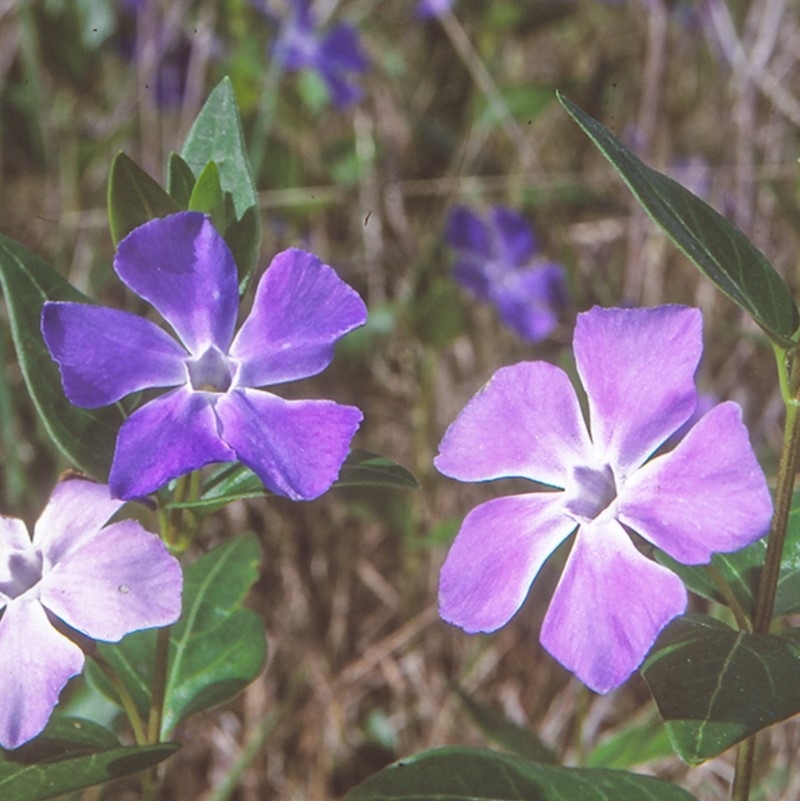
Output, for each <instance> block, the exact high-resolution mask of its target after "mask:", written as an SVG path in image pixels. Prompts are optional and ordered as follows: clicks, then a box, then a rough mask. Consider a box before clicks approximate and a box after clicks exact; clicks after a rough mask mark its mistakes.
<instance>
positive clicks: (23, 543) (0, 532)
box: [0, 516, 34, 609]
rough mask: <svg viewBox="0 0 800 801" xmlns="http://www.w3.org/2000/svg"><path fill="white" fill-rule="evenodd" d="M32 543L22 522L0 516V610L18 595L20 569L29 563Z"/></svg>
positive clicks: (31, 554)
mask: <svg viewBox="0 0 800 801" xmlns="http://www.w3.org/2000/svg"><path fill="white" fill-rule="evenodd" d="M33 550H34V549H33V543H31V537H30V534H28V529H27V528H26V526H25V523H23V522H22V520H17V518H15V517H5V516H0V609H2V608H3V607H4V606H5V605H6V604H7V603H8V602H9V601H10V600H11V599H12V598H16V596H17V595H19V589H20V582H21V581H24V577H23V578H22V579H21V578H20V576H19V572H20V567H22V568H23V571H24V569H25V566H26V565H27V564H29V563H30V560H31V557H32V556H33V555H34V554H33Z"/></svg>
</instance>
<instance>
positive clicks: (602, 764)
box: [586, 706, 672, 770]
mask: <svg viewBox="0 0 800 801" xmlns="http://www.w3.org/2000/svg"><path fill="white" fill-rule="evenodd" d="M647 713H648V719H646V720H645V721H644V722H643V723H637V722H634V723H630V722H629V723H627V724H626V725H625V727H624V728H622V729H616V730H614V731H612V732H611V734H609V735H607V736H605V737H604V738H603V739H602V741H601V742H600V743H598V744H597V746H595V748H594V749H593V750H592V752H591V753H590V754H589V757H588V758H587V760H586V765H587V767H590V768H621V769H623V770H625V769H627V768H632V767H634V766H635V765H643V764H644V763H646V762H653V761H654V760H656V759H664V758H665V757H670V756H672V742H671V741H670V739H669V732H668V731H667V728H666V726H664V724H663V722H662V721H661V719H660V718H659V717H658V715H657V714H656V713H655V710H654V709H653V707H652V706H648V707H647Z"/></svg>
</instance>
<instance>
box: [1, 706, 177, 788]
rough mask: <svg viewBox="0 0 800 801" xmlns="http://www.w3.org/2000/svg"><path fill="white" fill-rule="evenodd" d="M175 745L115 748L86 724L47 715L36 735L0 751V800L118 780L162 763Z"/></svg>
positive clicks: (108, 735)
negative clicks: (29, 740) (43, 725)
mask: <svg viewBox="0 0 800 801" xmlns="http://www.w3.org/2000/svg"><path fill="white" fill-rule="evenodd" d="M177 750H178V746H177V745H176V744H174V743H164V744H162V745H153V746H121V745H120V744H119V741H118V740H117V739H116V737H115V736H114V735H113V734H112V733H111V732H110V731H108V730H107V729H104V728H103V727H102V726H98V725H97V724H96V723H92V722H91V721H88V720H80V719H78V718H67V717H65V716H62V717H60V718H59V717H57V716H55V715H54V716H53V718H52V719H51V721H50V723H49V724H48V725H47V728H46V729H45V730H44V732H42V734H41V735H39V737H37V738H36V739H35V740H31V742H29V743H26V744H25V745H23V746H22V747H21V748H18V749H16V750H15V751H0V798H2V799H3V801H40V799H45V798H54V797H56V796H59V795H63V794H64V793H70V792H73V791H75V790H80V789H82V788H84V787H91V786H93V785H96V784H104V783H105V782H110V781H114V780H115V779H120V778H122V777H123V776H130V775H132V774H135V773H139V772H140V771H143V770H147V769H148V768H151V767H153V766H154V765H157V764H158V763H159V762H163V761H164V760H165V759H167V758H168V757H170V756H172V754H174V753H175V751H177Z"/></svg>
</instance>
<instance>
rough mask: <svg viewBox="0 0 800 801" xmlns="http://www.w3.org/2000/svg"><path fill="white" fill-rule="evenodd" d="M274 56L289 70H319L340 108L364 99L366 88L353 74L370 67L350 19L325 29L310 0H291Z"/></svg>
mask: <svg viewBox="0 0 800 801" xmlns="http://www.w3.org/2000/svg"><path fill="white" fill-rule="evenodd" d="M273 57H274V58H275V59H276V60H277V62H278V63H279V64H280V65H281V66H282V67H283V68H284V69H285V70H287V71H289V72H294V71H298V70H313V71H314V72H316V73H317V74H318V75H319V77H320V78H321V79H322V81H323V83H324V84H325V86H326V87H327V89H328V94H329V96H330V99H331V102H332V103H333V105H334V106H336V108H338V109H344V108H347V107H348V106H351V105H353V104H354V103H358V101H359V100H361V97H362V95H363V92H362V90H361V87H360V86H359V85H358V84H357V83H356V82H355V81H354V80H353V77H354V75H357V74H360V73H363V72H366V71H367V69H368V68H369V59H368V58H367V56H366V54H365V53H364V51H363V48H362V47H361V42H360V40H359V37H358V31H357V30H356V28H355V27H354V26H352V25H350V24H349V23H346V22H340V23H337V24H336V25H333V26H332V27H331V28H330V29H329V30H328V31H327V32H326V33H322V31H321V30H320V29H319V26H318V25H317V23H316V20H315V19H314V15H313V13H312V11H311V2H310V0H289V16H288V18H287V19H285V20H284V21H283V22H282V23H281V27H280V33H279V35H278V39H277V41H276V43H275V46H274V49H273Z"/></svg>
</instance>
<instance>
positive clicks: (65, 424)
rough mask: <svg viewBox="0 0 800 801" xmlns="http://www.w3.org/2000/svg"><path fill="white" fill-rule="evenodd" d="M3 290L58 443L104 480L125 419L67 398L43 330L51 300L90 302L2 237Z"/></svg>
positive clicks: (30, 383) (22, 358)
mask: <svg viewBox="0 0 800 801" xmlns="http://www.w3.org/2000/svg"><path fill="white" fill-rule="evenodd" d="M0 286H2V290H3V294H4V296H5V301H6V306H7V308H8V316H9V321H10V324H11V336H12V338H13V341H14V347H15V348H16V351H17V359H18V360H19V365H20V369H21V370H22V375H23V377H24V379H25V384H26V386H27V387H28V392H29V393H30V396H31V399H32V400H33V403H34V406H35V407H36V411H37V412H38V413H39V417H40V418H41V420H42V423H43V424H44V427H45V428H46V430H47V432H48V434H49V435H50V437H51V438H52V440H53V442H54V443H55V444H56V445H57V446H58V448H59V449H60V450H61V452H62V453H63V454H64V456H65V457H66V458H67V459H68V460H69V461H70V462H71V463H72V464H73V465H74V466H75V467H77V468H79V469H80V470H83V471H84V472H85V473H87V474H89V475H91V476H93V477H94V478H96V479H99V480H102V481H105V480H106V479H107V477H108V471H109V469H110V467H111V458H112V456H113V454H114V445H115V442H116V438H117V431H118V430H119V427H120V425H122V415H121V413H120V411H119V410H118V409H117V408H116V407H106V408H104V409H80V408H78V407H77V406H73V405H72V404H71V403H70V402H69V401H68V400H67V399H66V397H65V396H64V392H63V390H62V388H61V376H60V375H59V371H58V367H57V366H56V364H55V362H54V361H53V360H52V359H51V358H50V354H49V352H48V350H47V347H46V346H45V344H44V339H43V338H42V334H41V330H40V318H41V314H42V306H43V305H44V302H45V301H46V300H69V301H76V302H78V303H88V302H90V301H89V299H88V298H86V297H85V296H84V295H82V294H81V293H80V292H78V290H77V289H75V288H74V287H73V286H72V285H71V284H69V283H68V282H67V281H65V280H64V279H63V278H62V277H61V276H60V275H59V274H58V273H57V272H56V271H55V270H53V268H52V267H50V266H49V265H47V264H45V262H43V261H42V260H41V259H40V258H39V257H38V256H36V255H34V254H33V253H31V252H30V251H28V250H26V249H25V248H23V247H22V246H21V245H18V244H17V243H16V242H14V241H13V240H11V239H8V238H6V237H4V236H0Z"/></svg>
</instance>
